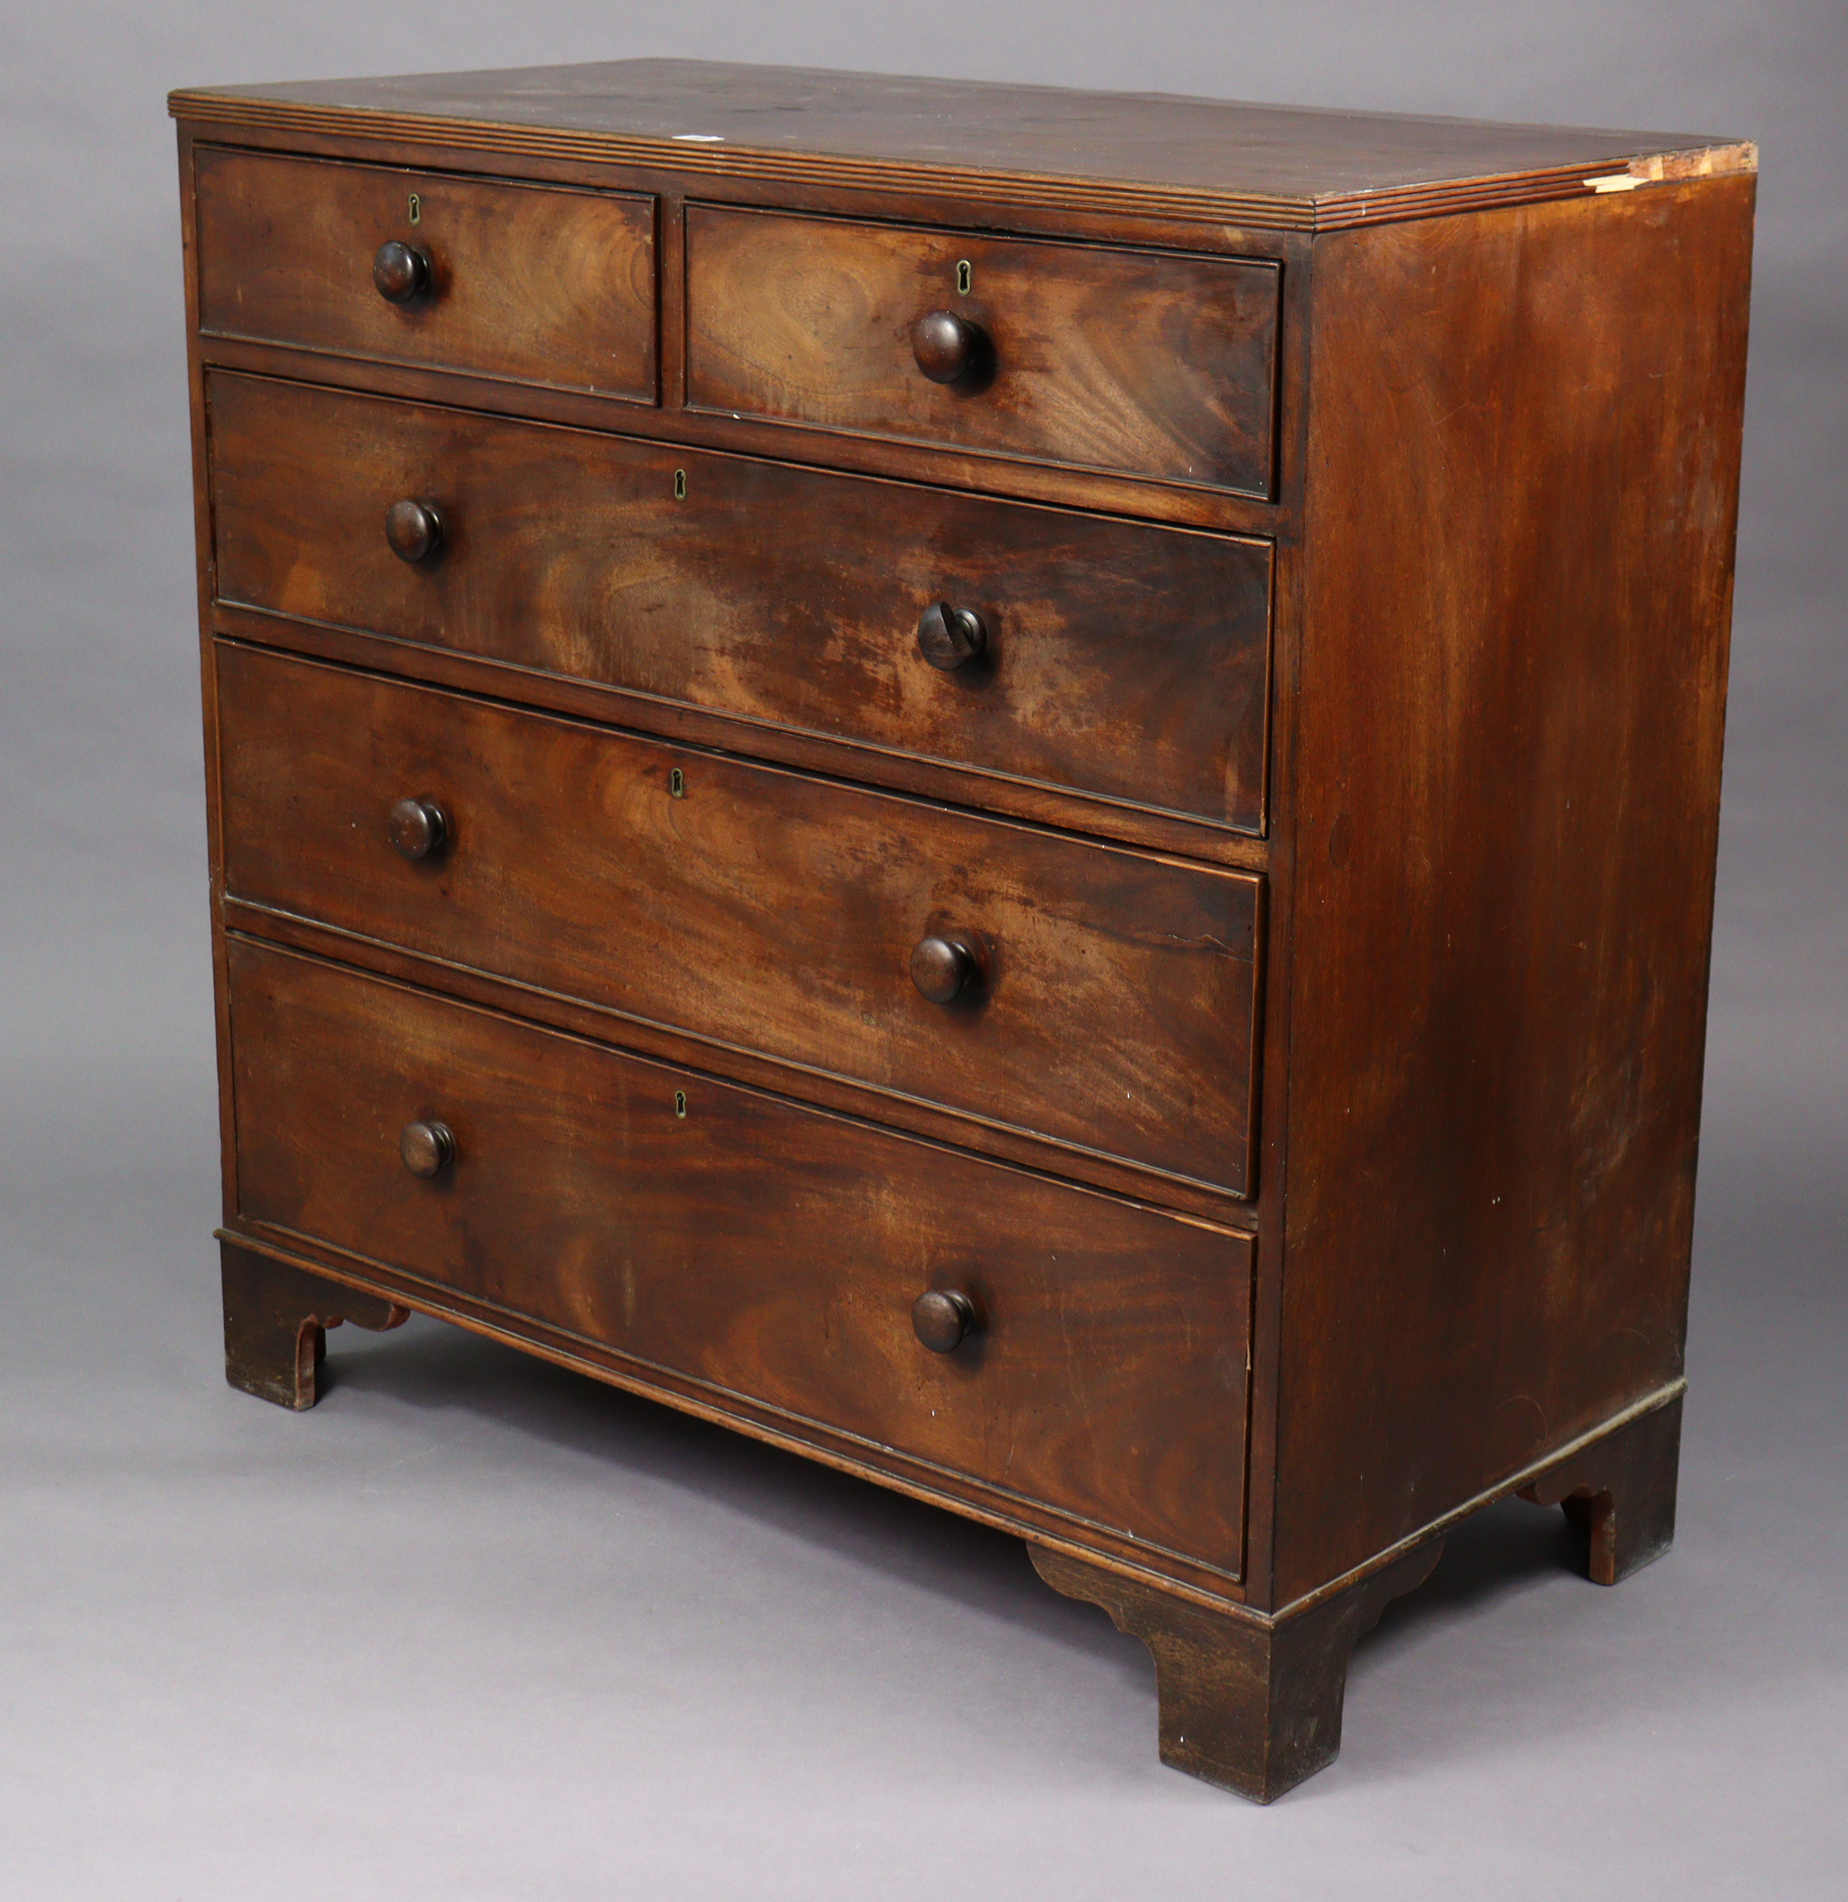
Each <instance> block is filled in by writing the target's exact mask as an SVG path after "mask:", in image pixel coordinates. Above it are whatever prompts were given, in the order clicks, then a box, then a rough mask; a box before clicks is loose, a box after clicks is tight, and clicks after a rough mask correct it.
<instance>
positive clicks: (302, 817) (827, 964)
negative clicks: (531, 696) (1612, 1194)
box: [218, 646, 1259, 1193]
mask: <svg viewBox="0 0 1848 1902" xmlns="http://www.w3.org/2000/svg"><path fill="white" fill-rule="evenodd" d="M218 687H219V697H220V706H221V717H222V722H223V724H222V730H221V737H220V760H221V771H222V774H223V784H224V795H223V796H224V829H225V842H224V851H225V867H226V889H227V892H228V893H229V895H230V896H231V897H233V898H236V899H239V900H242V901H245V902H247V903H253V904H258V905H266V906H272V907H275V908H277V909H279V910H282V911H286V912H292V913H300V914H303V915H306V916H308V917H311V918H316V919H320V920H322V921H324V922H326V923H329V924H332V925H335V926H338V927H340V928H341V929H344V930H348V931H352V932H356V933H362V934H364V935H366V936H368V937H372V938H378V939H383V940H385V941H387V942H390V943H394V944H401V945H404V946H407V947H408V948H410V949H413V950H417V951H421V952H424V953H427V954H430V955H434V956H437V957H441V958H445V959H448V960H451V961H453V962H455V963H458V964H462V965H467V966H471V967H475V968H478V969H482V970H487V971H492V972H496V973H500V974H502V975H505V976H508V977H512V978H514V979H516V980H518V981H520V982H523V983H527V984H532V985H536V986H539V987H542V988H544V989H546V990H550V991H557V992H562V993H564V994H566V995H568V996H574V997H581V998H586V999H589V1000H591V1001H593V1002H598V1003H603V1004H606V1005H608V1006H610V1007H612V1008H614V1009H617V1010H620V1011H623V1012H626V1013H629V1014H632V1015H634V1016H636V1017H638V1018H641V1019H646V1020H651V1021H654V1022H660V1023H666V1024H669V1025H672V1026H675V1027H677V1028H680V1029H683V1030H686V1031H689V1032H691V1033H693V1034H694V1035H696V1036H699V1037H702V1038H706V1039H710V1040H712V1041H714V1042H716V1043H718V1044H721V1045H726V1046H736V1047H740V1048H743V1049H745V1050H749V1051H757V1052H761V1053H764V1054H766V1055H769V1056H773V1057H777V1058H780V1059H782V1060H784V1061H787V1062H789V1063H792V1064H797V1065H802V1066H807V1067H810V1068H813V1069H815V1070H818V1071H821V1072H826V1073H829V1074H832V1075H834V1076H837V1077H844V1078H846V1079H848V1080H851V1081H854V1082H858V1083H861V1084H864V1085H866V1086H867V1087H869V1088H870V1089H874V1090H878V1091H884V1092H891V1093H894V1094H897V1095H901V1096H903V1097H908V1098H916V1099H922V1100H924V1101H927V1102H930V1103H934V1104H937V1105H941V1106H944V1107H947V1108H950V1109H954V1110H958V1111H961V1112H963V1113H966V1114H968V1115H970V1116H973V1117H977V1118H981V1119H985V1120H987V1121H991V1122H994V1123H997V1124H1001V1125H1004V1126H1007V1127H1010V1128H1013V1129H1016V1130H1022V1131H1025V1132H1028V1133H1032V1134H1037V1135H1040V1136H1044V1137H1047V1138H1050V1139H1051V1140H1053V1141H1056V1142H1058V1143H1060V1144H1061V1145H1064V1146H1066V1150H1065V1153H1064V1154H1062V1155H1061V1156H1059V1157H1056V1158H1052V1159H1051V1160H1053V1161H1055V1162H1056V1163H1057V1166H1060V1167H1062V1168H1069V1169H1074V1170H1079V1171H1081V1170H1082V1169H1083V1167H1084V1162H1085V1156H1086V1154H1087V1153H1095V1154H1098V1155H1100V1156H1103V1157H1115V1158H1119V1159H1121V1160H1125V1161H1129V1162H1133V1163H1136V1164H1138V1165H1140V1166H1142V1167H1145V1168H1148V1169H1151V1170H1155V1171H1159V1172H1164V1173H1168V1174H1173V1175H1176V1176H1179V1177H1182V1178H1187V1179H1191V1180H1197V1181H1199V1182H1202V1183H1206V1184H1209V1185H1212V1186H1215V1187H1218V1188H1221V1189H1223V1190H1225V1191H1227V1192H1228V1193H1239V1192H1242V1191H1243V1190H1244V1189H1245V1188H1246V1187H1247V1186H1248V1172H1249V1161H1248V1158H1249V1152H1250V1141H1251V1127H1250V1108H1251V1087H1252V1039H1253V1027H1254V1025H1253V1019H1254V1012H1255V996H1256V986H1255V976H1254V968H1255V929H1256V919H1257V902H1258V891H1259V881H1258V880H1256V879H1254V878H1251V877H1248V876H1246V875H1243V874H1238V873H1229V872H1219V871H1211V870H1206V869H1204V868H1197V867H1190V866H1183V865H1180V864H1176V863H1174V862H1172V861H1166V860H1161V859H1157V858H1154V857H1152V856H1150V855H1147V854H1144V853H1138V852H1127V851H1121V850H1117V849H1114V848H1109V847H1104V846H1097V845H1090V844H1085V843H1082V842H1080V841H1077V840H1073V839H1066V838H1061V837H1059V836H1057V835H1055V834H1050V833H1042V832H1036V831H1032V830H1029V829H1027V828H1025V827H1018V826H1010V825H1003V824H1000V823H997V822H995V821H991V820H984V819H978V818H974V817H971V816H968V815H964V814H959V813H953V812H948V811H944V810H942V809H938V808H932V807H929V806H924V805H920V804H916V803H913V802H910V801H903V800H898V799H893V798H889V797H885V796H882V795H879V794H874V793H867V792H861V791H858V790H855V789H853V788H850V787H844V786H836V785H831V784H829V783H828V782H826V781H822V780H815V779H810V778H807V777H804V776H802V775H799V774H794V773H785V772H779V771H774V770H771V769H767V768H763V767H758V766H752V765H748V764H746V763H744V762H741V761H736V760H727V759H721V758H716V757H713V756H712V755H709V754H701V753H694V752H691V751H689V750H687V749H684V748H675V747H671V746H665V745H660V744H657V743H654V742H650V741H646V740H640V739H635V738H631V737H628V736H626V735H621V734H615V733H610V732H607V731H601V730H599V729H597V728H594V727H588V726H580V725H577V724H575V723H571V722H567V721H562V720H553V719H548V718H542V717H539V716H537V715H533V714H528V713H521V712H516V711H513V710H511V709H508V708H505V707H499V706H494V705H491V704H483V703H481V702H478V701H472V700H466V699H462V698H459V697H454V696H449V695H442V694H437V693H433V692H431V691H429V690H428V689H424V688H419V687H411V686H406V685H401V684H398V683H396V682H392V681H387V680H381V679H377V678H373V677H369V676H365V675H356V674H350V673H346V672H344V671H341V670H337V669H333V668H327V667H322V666H318V665H313V664H310V663H307V662H303V661H298V660H293V659H288V658H284V657H281V656H278V655H274V654H267V653H263V652H260V651H257V650H251V649H240V648H235V647H230V646H221V648H220V650H219V655H218ZM676 772H678V773H680V774H681V775H682V792H681V794H680V796H676V795H675V794H674V792H673V790H672V779H673V775H674V774H675V773H676ZM407 796H409V797H413V798H428V799H432V800H435V801H436V802H437V803H438V804H439V805H440V806H441V807H442V809H443V810H444V812H445V814H446V815H447V818H448V824H449V832H450V841H451V842H450V844H449V845H448V846H447V848H446V849H445V851H444V852H443V853H442V855H441V856H440V857H437V858H435V859H426V860H422V861H418V862H415V863H411V862H407V861H406V860H405V859H403V858H402V857H401V856H400V855H399V853H398V852H397V851H396V850H395V849H394V847H393V845H392V842H391V838H390V835H389V831H388V815H389V812H390V809H391V807H392V805H393V804H394V803H395V802H396V801H397V800H399V799H400V798H403V797H407ZM943 930H954V931H957V932H960V933H967V934H970V935H972V936H973V938H974V939H975V940H976V941H977V942H978V943H979V944H980V946H981V948H982V953H983V958H984V962H985V964H986V976H985V979H984V982H983V984H982V985H981V986H980V987H979V989H978V990H977V992H976V993H975V994H974V995H973V996H971V997H970V998H969V999H967V1000H966V1001H959V1002H958V1003H956V1004H954V1005H951V1006H947V1007H946V1006H941V1005H936V1004H932V1003H929V1002H927V1001H926V1000H925V999H924V998H923V997H921V996H920V995H919V994H918V991H917V989H916V987H915V986H914V984H913V982H912V979H911V975H910V959H911V953H912V950H913V948H914V946H915V945H916V944H917V942H918V940H919V939H920V938H922V937H924V936H926V935H927V934H929V933H931V932H933V931H943ZM972 1133H973V1132H972Z"/></svg>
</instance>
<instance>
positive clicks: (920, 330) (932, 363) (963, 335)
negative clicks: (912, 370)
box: [911, 310, 988, 383]
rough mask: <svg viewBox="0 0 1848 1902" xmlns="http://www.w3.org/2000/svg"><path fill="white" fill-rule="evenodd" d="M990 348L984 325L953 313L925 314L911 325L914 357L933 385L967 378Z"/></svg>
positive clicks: (939, 311) (937, 311) (934, 311)
mask: <svg viewBox="0 0 1848 1902" xmlns="http://www.w3.org/2000/svg"><path fill="white" fill-rule="evenodd" d="M987 349H988V339H987V337H986V336H985V335H984V334H983V332H982V327H981V325H980V324H972V323H970V321H969V320H968V318H966V317H958V316H957V314H956V313H955V312H954V311H953V310H932V311H926V312H925V313H924V315H923V316H922V317H920V318H919V319H918V320H917V322H916V323H915V324H913V325H912V326H911V354H912V355H913V356H914V357H916V358H917V360H918V368H919V369H920V370H922V371H923V372H924V374H925V375H926V376H927V377H929V378H930V380H931V381H932V382H933V383H954V382H955V381H956V380H957V379H958V378H959V377H965V376H967V375H968V374H969V372H970V371H971V370H973V369H974V368H975V367H976V365H977V364H978V363H979V362H981V360H982V358H983V357H984V356H985V355H986V354H987Z"/></svg>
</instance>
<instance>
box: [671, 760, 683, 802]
mask: <svg viewBox="0 0 1848 1902" xmlns="http://www.w3.org/2000/svg"><path fill="white" fill-rule="evenodd" d="M667 793H668V797H669V798H670V799H684V798H685V797H686V796H687V776H686V774H685V773H683V772H682V771H681V770H680V768H679V767H678V766H676V767H675V768H674V769H673V771H672V772H671V773H669V774H668V776H667Z"/></svg>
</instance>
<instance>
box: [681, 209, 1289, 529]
mask: <svg viewBox="0 0 1848 1902" xmlns="http://www.w3.org/2000/svg"><path fill="white" fill-rule="evenodd" d="M686 243H687V401H688V402H689V403H690V404H692V405H693V406H695V407H698V408H704V409H710V410H719V411H723V412H726V413H729V414H737V415H748V416H761V417H768V418H775V419H777V420H779V421H785V422H793V423H807V424H810V425H813V426H817V427H821V428H826V429H844V430H852V431H854V432H856V433H861V434H866V435H875V436H887V437H893V438H898V439H903V440H909V441H915V442H927V443H940V444H943V445H945V446H948V447H953V448H958V449H966V450H976V451H979V452H986V453H989V454H995V455H1007V456H1018V457H1025V458H1029V459H1031V460H1033V461H1036V462H1050V463H1059V464H1065V465H1069V466H1072V467H1077V468H1088V469H1102V470H1112V471H1121V472H1123V473H1127V474H1134V475H1144V476H1154V477H1158V478H1161V479H1163V480H1166V481H1171V482H1184V483H1192V484H1199V485H1201V486H1204V487H1211V488H1222V489H1233V490H1240V491H1243V492H1245V493H1248V494H1252V495H1268V494H1269V492H1270V485H1271V429H1272V415H1273V412H1274V410H1275V406H1276V396H1275V388H1276V353H1277V323H1278V308H1279V295H1280V284H1281V274H1280V272H1279V270H1278V268H1277V266H1276V265H1274V264H1270V263H1265V262H1262V261H1258V260H1254V259H1249V258H1225V257H1198V256H1186V255H1183V254H1180V253H1176V252H1165V251H1141V250H1129V249H1125V248H1119V247H1113V246H1108V245H1084V244H1052V243H1045V242H1040V241H1028V240H1022V239H1009V238H996V237H990V236H986V235H983V234H981V233H978V232H969V231H944V230H932V229H929V228H924V227H916V226H903V225H883V224H862V223H855V222H850V221H848V220H846V219H840V218H811V217H802V216H795V215H791V214H788V213H783V212H768V211H750V210H744V209H740V208H737V207H730V206H718V205H689V206H688V207H687V214H686Z"/></svg>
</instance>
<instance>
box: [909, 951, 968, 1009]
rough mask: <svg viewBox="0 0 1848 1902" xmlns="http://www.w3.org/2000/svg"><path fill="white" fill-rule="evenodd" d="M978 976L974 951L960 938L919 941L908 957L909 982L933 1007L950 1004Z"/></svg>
mask: <svg viewBox="0 0 1848 1902" xmlns="http://www.w3.org/2000/svg"><path fill="white" fill-rule="evenodd" d="M981 975H982V966H981V960H980V959H979V958H978V957H977V956H976V954H975V950H974V947H973V946H971V945H968V944H965V943H964V942H963V941H962V939H960V938H940V937H936V936H934V935H933V936H931V937H928V938H920V939H919V940H918V943H917V948H916V949H915V950H914V951H913V952H912V954H911V981H912V983H914V984H915V985H916V986H917V987H918V989H919V990H920V991H922V992H923V993H924V995H925V996H926V997H928V998H929V999H930V1001H931V1002H932V1003H933V1004H950V1003H954V1002H955V1000H956V999H957V998H959V997H960V996H962V994H963V993H964V992H965V991H967V990H970V989H972V988H973V986H974V985H975V984H976V982H977V981H978V980H979V979H980V977H981Z"/></svg>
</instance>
